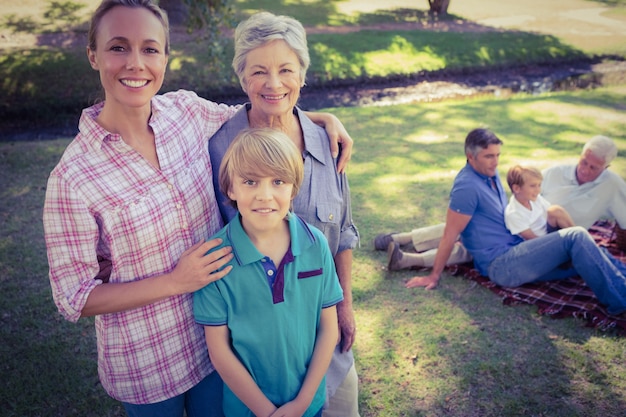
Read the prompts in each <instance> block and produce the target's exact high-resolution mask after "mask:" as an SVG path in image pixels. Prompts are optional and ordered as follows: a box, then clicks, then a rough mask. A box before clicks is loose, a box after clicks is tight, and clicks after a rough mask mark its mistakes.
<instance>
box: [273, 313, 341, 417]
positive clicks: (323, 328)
mask: <svg viewBox="0 0 626 417" xmlns="http://www.w3.org/2000/svg"><path fill="white" fill-rule="evenodd" d="M337 336H338V328H337V310H336V308H335V306H332V307H328V308H325V309H323V310H322V315H321V318H320V325H319V329H318V331H317V339H316V340H315V350H314V351H313V357H312V358H311V362H310V363H309V368H308V370H307V373H306V377H305V378H304V382H303V383H302V386H301V387H300V392H298V395H297V396H296V398H295V399H294V400H293V401H290V402H288V403H287V404H285V405H283V406H282V407H280V408H279V409H278V410H276V412H275V413H274V414H272V417H287V416H294V415H298V416H300V415H302V414H303V413H304V412H305V411H306V409H307V408H308V407H309V405H311V401H312V400H313V397H314V396H315V393H316V392H317V389H318V387H319V386H320V383H321V382H322V378H324V375H326V371H327V370H328V366H329V365H330V361H331V359H332V357H333V351H334V350H335V345H336V344H337Z"/></svg>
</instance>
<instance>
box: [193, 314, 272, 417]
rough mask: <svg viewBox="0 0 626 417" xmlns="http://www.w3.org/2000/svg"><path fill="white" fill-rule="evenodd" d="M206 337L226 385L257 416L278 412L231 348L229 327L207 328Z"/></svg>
mask: <svg viewBox="0 0 626 417" xmlns="http://www.w3.org/2000/svg"><path fill="white" fill-rule="evenodd" d="M204 336H205V338H206V344H207V346H208V348H209V356H210V357H211V362H212V363H213V365H215V369H217V372H219V374H220V376H221V377H222V379H223V380H224V383H226V385H228V387H229V388H230V389H231V390H232V391H233V392H234V393H235V395H236V396H237V398H239V399H240V400H241V401H242V402H243V403H244V404H245V405H246V406H247V407H248V408H249V409H250V410H252V412H253V413H254V415H255V416H261V417H266V416H271V415H272V413H273V412H274V411H275V410H276V407H275V406H274V404H272V402H271V401H270V400H269V399H268V398H267V397H266V396H265V394H263V391H261V389H260V388H259V386H258V385H257V384H256V382H254V379H252V376H251V375H250V373H249V372H248V370H247V369H246V367H245V366H244V365H243V364H242V363H241V361H239V359H238V358H237V356H235V354H234V352H233V350H232V349H231V347H230V341H229V339H230V331H229V330H228V327H227V326H225V325H224V326H205V327H204Z"/></svg>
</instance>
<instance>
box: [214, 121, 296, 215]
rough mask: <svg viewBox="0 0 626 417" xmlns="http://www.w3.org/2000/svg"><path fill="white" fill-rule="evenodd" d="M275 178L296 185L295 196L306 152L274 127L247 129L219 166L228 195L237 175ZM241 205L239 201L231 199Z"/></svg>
mask: <svg viewBox="0 0 626 417" xmlns="http://www.w3.org/2000/svg"><path fill="white" fill-rule="evenodd" d="M237 176H239V177H242V178H250V179H252V178H259V177H275V178H280V179H281V180H283V181H285V182H286V183H289V184H293V190H292V195H291V197H292V198H293V197H295V196H296V195H297V194H298V191H299V190H300V185H301V184H302V179H303V177H304V164H303V162H302V154H301V153H300V151H299V150H298V148H297V147H296V145H295V144H294V143H293V141H292V140H291V139H289V137H288V136H287V135H286V134H284V133H283V132H281V131H279V130H276V129H270V128H250V129H244V130H242V131H241V132H239V134H238V135H237V136H236V137H235V139H234V140H233V141H232V142H231V144H230V146H229V147H228V149H227V150H226V153H225V154H224V157H223V158H222V163H221V165H220V169H219V184H220V191H221V192H222V193H223V194H224V195H225V196H227V197H228V191H229V190H230V189H231V187H232V184H233V181H234V179H235V177H237ZM230 204H231V205H232V206H233V207H235V208H237V202H236V201H233V200H230Z"/></svg>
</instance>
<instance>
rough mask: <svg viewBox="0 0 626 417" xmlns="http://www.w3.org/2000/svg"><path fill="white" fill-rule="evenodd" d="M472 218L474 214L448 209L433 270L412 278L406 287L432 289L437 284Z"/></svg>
mask: <svg viewBox="0 0 626 417" xmlns="http://www.w3.org/2000/svg"><path fill="white" fill-rule="evenodd" d="M471 218H472V216H468V215H466V214H461V213H457V212H455V211H452V210H450V209H448V212H447V214H446V226H445V229H444V230H443V237H442V238H441V242H439V247H438V248H437V255H435V262H434V264H433V269H432V271H431V272H430V274H429V275H427V276H425V277H420V276H416V277H413V278H411V279H410V280H409V281H408V282H407V283H406V284H405V287H406V288H415V287H425V288H426V289H427V290H432V289H434V288H435V287H436V286H437V283H438V282H439V279H440V278H441V273H442V272H443V270H444V268H445V267H446V263H447V262H448V258H450V254H451V253H452V248H453V247H454V244H455V243H456V241H457V239H458V238H459V235H460V234H461V232H462V231H463V230H464V229H465V227H466V226H467V224H468V223H469V221H470V220H471Z"/></svg>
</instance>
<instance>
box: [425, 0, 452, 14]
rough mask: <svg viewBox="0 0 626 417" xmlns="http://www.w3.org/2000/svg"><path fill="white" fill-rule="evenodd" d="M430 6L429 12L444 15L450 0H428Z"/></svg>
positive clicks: (446, 12)
mask: <svg viewBox="0 0 626 417" xmlns="http://www.w3.org/2000/svg"><path fill="white" fill-rule="evenodd" d="M428 5H429V6H430V11H429V13H430V14H436V15H437V16H444V15H446V14H448V7H449V6H450V0H428Z"/></svg>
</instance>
